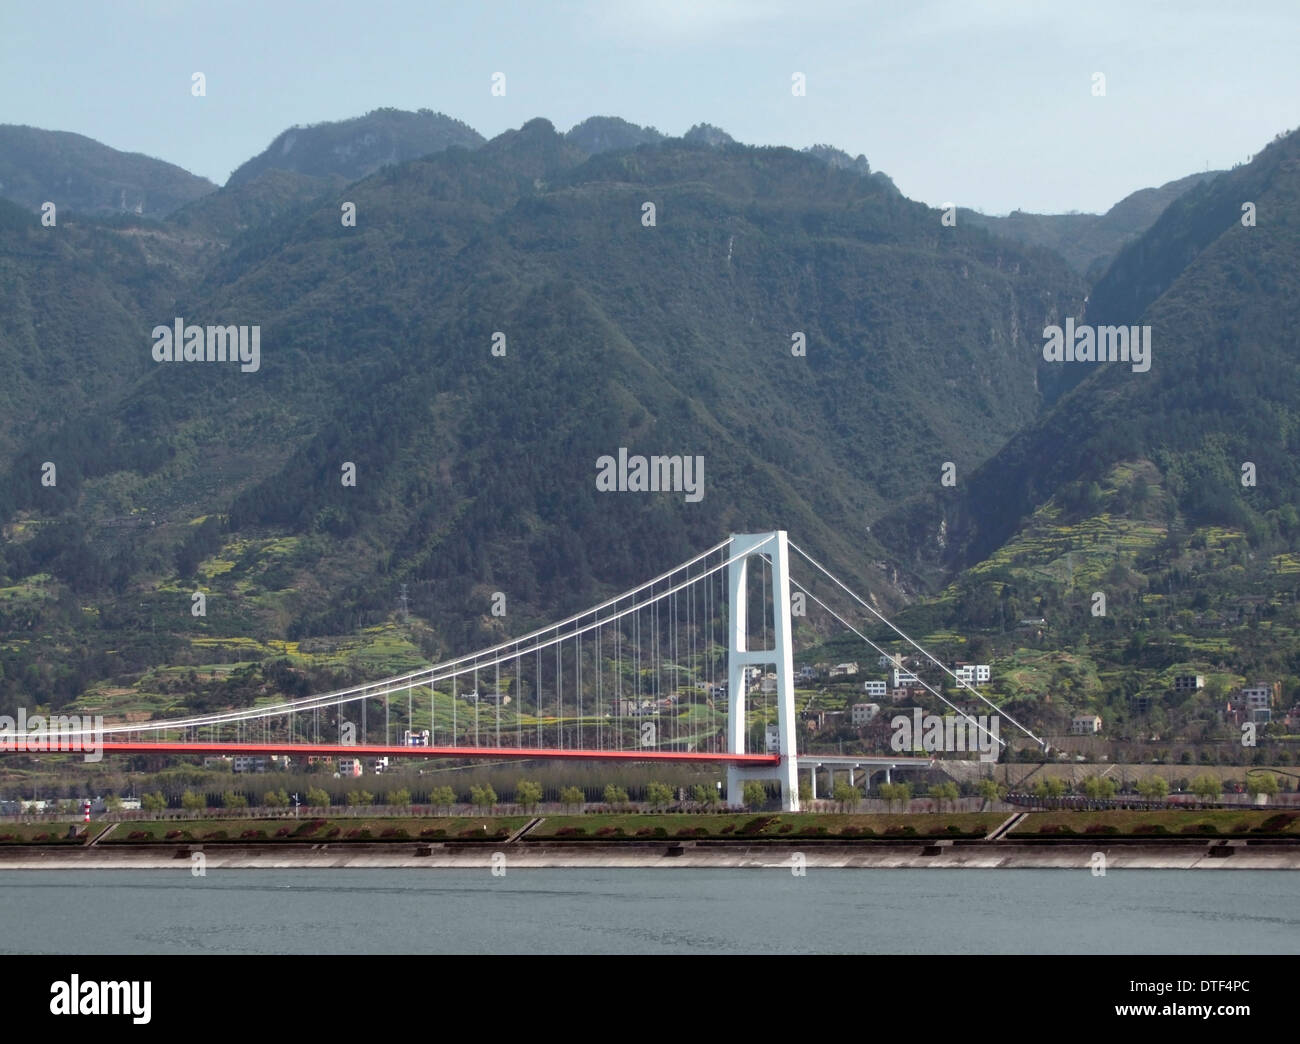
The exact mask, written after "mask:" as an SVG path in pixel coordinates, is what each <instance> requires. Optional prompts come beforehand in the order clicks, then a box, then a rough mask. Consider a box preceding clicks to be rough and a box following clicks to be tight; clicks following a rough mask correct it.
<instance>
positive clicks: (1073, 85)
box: [0, 0, 1300, 213]
mask: <svg viewBox="0 0 1300 1044" xmlns="http://www.w3.org/2000/svg"><path fill="white" fill-rule="evenodd" d="M1297 55H1300V3H1297V2H1296V0H1278V2H1264V0H1259V2H1253V3H1252V2H1249V0H1247V2H1234V3H1227V2H1226V0H1209V2H1200V0H1188V2H1181V3H1174V2H1155V0H1120V2H1111V0H1089V2H1086V3H1076V2H1072V0H1071V2H1059V3H1056V2H1046V0H1044V2H1041V3H1020V2H1010V0H968V2H960V0H923V2H915V3H913V2H907V0H897V2H889V3H870V2H859V3H851V2H846V0H624V2H618V0H608V2H604V3H602V2H588V0H567V2H561V0H557V2H554V3H509V2H504V0H496V2H491V3H463V4H454V5H453V4H444V3H436V2H432V0H430V2H427V3H422V2H418V0H364V2H361V3H357V2H355V0H350V2H347V3H341V2H336V0H311V2H305V0H304V2H299V0H293V2H289V0H221V2H218V0H208V2H204V3H188V2H165V0H119V2H114V3H89V2H76V3H72V2H58V0H52V2H51V0H42V2H29V0H0V123H25V124H31V125H34V126H38V127H45V128H49V129H55V130H69V131H76V132H78V133H81V134H86V135H89V136H90V137H93V138H96V139H98V140H100V141H102V142H104V143H105V144H108V145H111V146H113V147H114V148H119V149H125V150H129V151H134V152H144V153H147V154H149V155H152V156H157V157H159V158H161V159H165V160H168V161H170V162H172V163H177V164H179V165H181V166H183V167H185V168H187V169H189V170H191V171H194V172H195V173H197V174H202V175H204V176H206V177H209V178H211V179H213V180H214V181H216V182H218V183H223V182H224V181H225V179H226V177H227V176H228V175H229V173H230V172H231V171H232V170H233V169H234V168H235V167H236V166H238V165H239V164H240V163H242V162H243V161H244V160H245V159H247V158H248V157H250V156H252V155H254V154H255V153H257V152H260V151H261V150H262V149H263V148H265V147H266V145H267V144H268V143H269V142H270V141H271V139H272V138H274V137H275V135H276V134H278V133H279V132H280V131H281V130H283V129H284V128H286V127H288V126H290V125H292V124H295V123H298V124H304V123H315V122H319V121H321V120H335V119H344V118H347V117H350V116H357V115H360V114H362V113H364V112H366V111H368V110H370V109H374V108H378V107H380V106H395V107H398V108H403V109H417V108H421V107H424V108H430V109H434V110H437V111H441V112H445V113H447V114H448V115H450V116H454V117H456V118H458V119H461V120H464V121H465V122H466V123H468V124H470V125H471V126H472V127H474V128H475V129H477V130H478V131H479V132H480V133H482V134H484V135H486V136H488V137H492V136H494V135H496V134H499V133H500V132H501V131H503V130H506V129H508V128H511V127H517V126H519V125H520V124H521V123H523V122H524V121H526V120H528V119H531V118H532V117H534V116H544V117H546V118H547V119H549V120H551V121H552V122H553V123H554V124H555V125H556V127H557V128H559V129H560V130H561V131H563V130H567V129H568V128H569V127H570V126H572V125H573V124H574V123H576V122H578V121H579V120H581V119H583V118H585V117H587V116H591V115H614V116H622V117H623V118H625V119H628V120H631V121H633V122H635V123H641V124H653V125H654V126H656V127H658V128H659V129H660V130H661V131H664V132H665V133H669V134H680V133H682V132H683V131H685V130H686V129H687V128H688V127H690V126H691V125H692V124H693V123H697V122H701V121H704V122H708V123H713V124H716V125H718V126H720V127H722V128H724V129H725V130H726V131H728V132H729V133H730V134H732V135H733V136H734V137H735V138H737V139H738V140H740V141H742V142H746V143H751V144H762V145H791V146H794V147H803V146H805V145H810V144H814V143H817V142H826V143H829V144H832V145H836V146H838V147H840V148H842V149H844V150H845V151H847V152H849V153H851V154H853V155H857V154H858V153H864V154H865V155H866V156H867V159H868V160H869V161H870V162H871V165H872V168H873V169H875V170H883V171H885V172H886V173H887V174H889V175H890V176H891V177H892V178H893V179H894V181H895V182H896V183H897V185H898V186H899V188H900V189H902V191H903V192H905V193H906V194H907V195H909V196H911V197H912V198H914V199H919V200H923V201H925V202H927V203H930V204H933V205H937V204H939V203H942V202H948V201H952V202H956V203H958V204H960V205H963V206H971V207H975V208H977V209H982V210H984V211H986V212H987V213H1005V212H1007V211H1009V210H1012V209H1015V208H1017V207H1019V208H1021V209H1025V210H1036V211H1051V212H1059V211H1066V210H1084V211H1088V210H1093V211H1095V210H1105V209H1106V208H1108V207H1109V206H1110V205H1111V204H1113V203H1114V202H1116V201H1117V200H1118V199H1120V198H1121V197H1123V196H1124V195H1126V194H1128V193H1129V192H1131V191H1133V190H1134V189H1137V188H1141V187H1143V186H1147V185H1158V184H1161V183H1163V182H1165V181H1169V180H1171V179H1173V178H1177V177H1181V176H1183V175H1184V174H1189V173H1191V172H1193V171H1197V170H1204V169H1206V166H1207V165H1208V166H1209V167H1211V168H1220V167H1230V166H1231V165H1232V164H1233V163H1236V162H1242V161H1245V159H1246V158H1247V157H1248V156H1249V155H1251V154H1252V153H1254V152H1256V151H1258V150H1259V149H1260V148H1261V147H1262V146H1263V145H1264V144H1265V143H1267V142H1268V141H1269V140H1270V139H1272V137H1273V136H1274V135H1275V134H1277V133H1278V132H1279V131H1283V130H1289V129H1291V128H1294V127H1296V126H1300V60H1297ZM196 70H199V71H202V72H203V73H205V74H206V76H207V87H208V93H207V97H206V98H194V97H192V96H191V95H190V75H191V73H193V72H194V71H196ZM497 71H501V72H504V73H505V74H506V77H507V81H506V82H507V93H506V96H505V97H504V98H494V97H492V96H491V95H490V93H489V87H490V78H491V75H492V73H494V72H497ZM794 72H802V73H804V74H806V76H807V96H806V97H802V98H796V97H793V96H792V94H791V91H790V77H791V74H792V73H794ZM1094 72H1103V73H1105V74H1106V96H1105V97H1102V98H1098V97H1094V96H1093V94H1092V74H1093V73H1094Z"/></svg>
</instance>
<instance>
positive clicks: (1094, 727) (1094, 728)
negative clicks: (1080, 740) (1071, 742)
mask: <svg viewBox="0 0 1300 1044" xmlns="http://www.w3.org/2000/svg"><path fill="white" fill-rule="evenodd" d="M1100 731H1101V718H1099V717H1098V716H1097V715H1095V714H1080V715H1079V716H1078V717H1075V718H1071V719H1070V735H1071V736H1095V735H1097V733H1099V732H1100Z"/></svg>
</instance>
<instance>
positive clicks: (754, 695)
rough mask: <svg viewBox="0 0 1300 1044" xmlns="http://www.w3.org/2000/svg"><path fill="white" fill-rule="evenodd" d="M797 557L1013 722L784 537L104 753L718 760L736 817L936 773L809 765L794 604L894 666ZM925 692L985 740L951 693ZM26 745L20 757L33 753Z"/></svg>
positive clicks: (128, 731) (907, 762) (865, 758)
mask: <svg viewBox="0 0 1300 1044" xmlns="http://www.w3.org/2000/svg"><path fill="white" fill-rule="evenodd" d="M792 552H793V553H794V554H796V555H798V556H799V560H800V561H801V562H802V563H803V564H804V565H806V566H807V567H808V568H809V569H810V570H811V577H812V580H810V583H812V582H813V581H815V582H816V583H818V584H820V585H821V587H822V588H823V593H824V594H826V596H827V598H828V599H837V600H838V601H839V602H840V603H841V604H843V603H844V602H845V601H846V600H847V602H848V603H849V605H850V606H852V608H850V609H849V610H848V611H849V612H851V613H856V612H860V611H865V613H866V614H868V615H870V616H872V617H874V618H875V622H876V624H884V625H887V626H888V627H889V628H890V629H892V631H893V632H895V633H896V635H897V636H898V637H899V638H901V639H902V640H903V641H904V643H906V644H907V645H908V646H910V647H911V648H913V649H914V650H915V651H916V653H918V654H919V655H920V656H921V657H924V658H925V659H928V660H929V661H930V662H931V663H933V664H934V665H936V666H937V667H939V668H941V669H942V670H943V671H945V672H947V673H948V674H949V675H951V676H952V677H953V678H954V680H956V681H957V684H958V687H959V688H960V689H961V690H962V691H963V692H964V693H968V694H969V696H970V698H971V699H974V700H980V701H983V703H985V704H986V705H987V706H988V707H990V708H992V709H993V710H995V711H997V710H998V708H997V707H996V706H995V705H994V704H993V703H992V702H991V701H989V700H988V699H987V698H986V697H985V696H984V695H983V694H982V693H980V692H979V690H978V689H976V688H975V687H974V686H973V685H971V684H969V682H968V681H966V680H964V679H958V678H957V675H956V674H955V673H954V672H953V671H952V670H951V669H950V668H949V667H948V666H947V665H946V664H945V663H943V662H942V661H940V660H939V659H937V658H936V657H934V656H932V655H931V654H930V653H929V652H928V651H927V650H925V649H924V648H922V647H921V646H920V645H919V644H918V643H917V642H915V641H914V640H913V639H912V638H910V637H909V636H907V635H906V634H904V633H903V632H902V631H901V630H899V629H898V628H897V627H895V626H894V625H893V624H892V623H890V621H888V620H886V619H885V617H884V616H883V615H881V614H880V613H879V612H878V611H877V610H876V609H875V608H874V607H873V606H872V605H871V604H870V602H869V601H867V600H866V599H863V598H862V597H860V596H859V595H858V594H856V593H855V592H853V591H852V590H851V589H850V588H849V587H848V585H846V584H845V583H844V582H843V581H841V580H840V579H839V578H838V577H836V576H835V575H834V574H832V573H831V572H830V571H829V570H828V569H826V568H825V567H824V566H822V565H821V564H820V563H819V562H817V561H816V560H814V559H813V558H812V557H811V556H809V555H808V554H807V553H806V552H804V551H802V550H801V549H799V548H798V547H797V546H796V545H795V544H793V543H792V542H791V541H790V540H789V539H788V537H787V534H786V533H785V531H775V532H769V533H757V534H737V535H733V536H731V537H729V538H728V539H726V540H724V541H722V542H721V543H718V544H716V545H715V546H713V547H711V548H709V549H708V550H707V551H704V552H702V553H701V554H698V555H696V556H695V557H694V558H691V559H690V560H688V561H686V562H684V563H682V564H680V565H678V566H675V567H673V568H672V569H670V570H668V571H667V572H664V573H661V574H660V575H659V576H657V577H655V578H654V579H652V580H648V581H646V582H645V583H643V584H640V585H639V586H637V587H634V588H632V589H630V590H628V591H625V592H623V593H622V594H620V595H617V596H615V597H613V598H610V599H607V600H606V601H604V602H601V603H600V604H599V605H596V606H593V607H592V608H590V609H587V610H585V611H583V612H581V613H578V614H576V615H573V616H570V617H568V618H567V619H564V620H561V621H559V622H557V623H554V624H549V625H547V626H546V627H542V628H539V629H536V630H533V631H531V632H529V633H528V634H524V635H521V636H519V637H517V638H511V639H509V640H508V641H505V642H502V643H500V644H497V645H494V646H492V647H490V648H487V649H481V650H479V651H477V652H473V653H469V654H466V655H464V656H460V657H458V658H455V659H451V660H446V661H443V662H441V663H438V664H434V665H432V666H429V667H425V668H422V669H420V670H417V671H412V672H410V673H407V674H402V675H396V676H393V677H388V678H383V679H381V680H379V681H375V682H370V683H366V684H361V685H354V686H350V687H348V688H344V689H338V690H335V691H333V692H327V693H322V694H319V695H312V696H306V697H302V698H299V699H293V700H286V701H282V702H277V703H272V704H268V705H262V706H254V707H249V708H242V709H237V710H229V711H222V712H218V713H208V714H195V715H190V716H187V717H178V718H173V719H167V720H155V721H148V722H128V723H123V724H111V725H106V726H104V727H102V729H99V730H96V740H97V741H98V742H99V744H100V746H101V749H102V753H103V754H155V755H157V754H164V755H235V756H239V755H244V756H262V755H273V756H289V757H296V758H307V759H312V758H335V757H348V758H353V759H358V758H363V757H375V758H403V757H405V758H424V759H429V758H462V759H492V760H500V759H578V760H591V761H611V760H623V761H640V762H664V761H668V762H687V763H690V762H696V763H701V762H703V763H709V764H717V765H723V766H725V767H726V769H727V801H728V803H729V804H733V805H740V804H742V803H743V796H742V789H743V786H744V783H745V782H746V781H748V780H772V779H776V780H777V781H778V782H779V784H780V788H781V803H782V808H784V809H786V810H788V811H798V809H799V788H798V771H799V767H800V762H801V760H802V761H804V762H806V763H807V767H808V768H809V769H810V771H811V773H812V780H813V786H814V788H815V787H816V775H815V773H816V769H817V768H818V767H823V768H826V769H827V770H829V771H834V769H835V768H837V767H839V768H843V769H846V770H847V771H848V772H849V775H850V779H851V780H852V778H853V773H854V772H855V770H858V769H862V770H865V771H867V772H868V773H870V772H872V771H875V770H878V769H882V770H884V771H885V772H886V773H889V772H890V771H891V770H894V769H900V768H917V767H928V766H930V765H932V764H933V759H931V758H928V757H915V756H904V755H899V756H870V755H843V756H839V755H831V754H808V753H805V754H802V755H801V754H800V753H799V752H798V747H799V735H798V723H799V720H800V719H799V716H798V714H797V712H796V708H795V699H794V660H793V656H794V619H795V618H796V617H795V614H794V613H793V612H792V597H793V596H796V595H797V596H799V599H800V604H801V607H803V608H804V610H805V611H806V606H807V605H808V604H809V603H811V604H813V605H815V606H818V607H820V608H821V609H822V610H823V611H825V612H826V613H828V614H829V615H830V617H831V618H832V619H834V620H836V621H838V622H839V623H840V624H841V625H842V626H844V627H845V628H847V629H848V630H849V631H850V632H852V633H853V634H854V635H856V636H857V637H858V638H860V639H861V640H862V641H863V642H865V643H866V644H867V645H868V646H870V647H871V648H872V649H874V650H876V651H877V652H879V653H880V654H881V655H882V656H884V655H889V654H887V653H886V651H885V649H884V648H882V647H881V646H880V645H878V644H877V643H876V642H875V641H873V640H872V639H871V638H870V637H868V636H867V635H866V634H865V633H863V631H862V630H861V629H860V628H859V627H857V626H855V625H854V624H853V623H852V622H850V620H849V619H848V618H847V617H846V615H845V614H844V613H842V612H840V611H838V610H837V609H835V608H833V607H832V605H831V604H830V602H828V601H827V600H826V599H823V598H822V597H819V596H818V595H817V594H815V593H814V591H813V590H811V589H810V586H806V585H805V584H803V583H800V582H799V581H798V580H796V579H795V578H794V577H792V576H791V573H790V562H791V553H792ZM872 626H874V625H872ZM755 683H756V684H755ZM920 684H921V685H922V686H923V687H924V688H925V689H927V690H928V691H929V692H930V693H931V694H932V695H934V696H935V697H937V698H938V699H939V700H941V701H942V702H943V703H945V704H947V705H948V706H949V707H951V708H952V709H953V710H954V711H955V712H957V713H958V714H959V715H960V716H961V717H963V718H965V719H966V720H967V721H968V722H971V723H972V724H973V725H976V726H978V722H977V721H976V719H975V718H973V717H971V716H970V714H969V713H968V712H967V711H965V710H962V709H961V708H959V707H957V706H956V705H955V704H953V703H952V702H951V701H950V700H949V699H948V697H947V696H945V695H944V693H943V692H942V690H941V689H940V688H935V687H934V686H932V685H930V684H929V683H928V682H925V681H921V682H920ZM999 713H1000V714H1001V717H1002V719H1003V720H1007V721H1009V722H1010V723H1011V724H1013V725H1015V726H1016V727H1018V728H1020V729H1021V730H1022V731H1023V732H1025V733H1026V735H1028V736H1030V737H1031V738H1032V739H1034V740H1035V741H1037V742H1039V743H1040V744H1041V743H1042V741H1041V740H1038V737H1036V736H1034V735H1033V733H1031V732H1030V731H1029V730H1028V729H1026V728H1025V727H1024V726H1022V725H1020V723H1019V722H1016V721H1014V719H1011V718H1009V717H1008V716H1007V715H1006V714H1005V713H1002V712H1000V711H999ZM381 716H382V727H383V741H382V742H380V741H379V728H380V720H379V719H380V717H381ZM89 731H90V730H88V729H82V730H79V734H80V735H82V736H85V735H87V734H88V733H89ZM74 734H78V731H77V730H74ZM994 739H996V741H997V742H998V743H1000V744H1003V745H1005V741H1004V740H1002V739H1001V738H999V737H997V736H996V735H994ZM23 740H24V735H22V734H19V735H18V736H17V742H16V743H15V744H13V745H12V746H11V747H10V746H7V747H6V749H16V750H31V749H33V748H32V747H31V746H24V745H23ZM814 795H815V789H814Z"/></svg>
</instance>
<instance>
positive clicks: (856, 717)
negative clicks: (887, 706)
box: [853, 703, 880, 725]
mask: <svg viewBox="0 0 1300 1044" xmlns="http://www.w3.org/2000/svg"><path fill="white" fill-rule="evenodd" d="M879 713H880V704H878V703H855V704H854V705H853V724H854V725H866V724H867V723H868V722H869V721H871V720H872V719H873V718H874V717H875V716H876V715H877V714H879Z"/></svg>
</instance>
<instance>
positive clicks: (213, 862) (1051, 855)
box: [0, 841, 1300, 872]
mask: <svg viewBox="0 0 1300 1044" xmlns="http://www.w3.org/2000/svg"><path fill="white" fill-rule="evenodd" d="M1216 849H1217V851H1216ZM199 851H201V852H202V853H203V859H204V869H205V871H210V870H251V869H262V870H266V869H327V868H340V869H366V868H395V867H410V868H413V869H419V868H424V869H464V870H470V869H474V870H487V869H490V868H491V867H492V865H493V862H492V858H493V855H494V854H497V853H499V854H501V855H504V857H505V865H506V866H507V867H508V868H510V869H512V870H513V869H530V868H536V869H541V868H547V867H663V868H665V869H673V868H681V867H690V868H696V869H699V868H716V869H782V868H784V869H787V870H788V869H790V868H791V867H792V866H794V865H796V863H798V862H799V857H800V856H802V865H805V866H807V867H808V868H810V869H811V868H818V869H831V868H861V869H903V868H924V869H934V870H940V869H987V870H993V869H1063V870H1064V869H1069V870H1081V869H1090V868H1091V867H1092V866H1093V865H1094V859H1095V853H1098V852H1101V853H1103V854H1104V855H1105V857H1106V863H1105V866H1106V869H1107V871H1112V870H1123V869H1148V870H1153V869H1154V870H1158V869H1168V870H1300V845H1288V844H1277V845H1270V844H1267V843H1264V844H1251V845H1244V844H1240V845H1221V844H1215V843H1211V844H1198V843H1184V844H1145V843H1143V844H1131V843H1130V844H1113V845H1106V844H1098V845H1091V844H1045V843H1034V844H1015V843H1010V842H1005V841H1002V842H996V843H991V844H969V845H921V844H916V845H911V844H902V845H875V846H868V845H860V844H859V845H821V844H817V845H806V846H803V847H800V846H799V845H798V844H797V843H795V844H789V845H751V846H745V845H717V844H712V845H710V844H703V845H696V844H694V843H692V842H683V843H682V844H681V845H666V844H646V845H635V846H634V845H628V844H611V845H600V844H570V845H559V844H557V845H549V844H536V845H531V844H530V845H520V844H513V845H509V846H505V845H488V844H483V845H447V846H442V845H421V846H416V845H383V844H376V845H365V844H348V845H313V846H294V847H293V848H288V847H286V846H283V845H228V846H225V845H221V846H219V845H207V846H198V845H190V846H171V845H139V846H134V845H133V846H131V847H130V848H126V847H123V848H109V847H96V848H84V849H83V848H72V849H70V848H63V847H54V846H47V847H40V846H23V847H13V848H6V849H2V850H0V870H127V869H131V870H134V869H160V870H176V871H181V872H188V871H190V869H191V867H192V866H193V865H194V861H193V858H192V856H193V853H195V852H199ZM1223 853H1227V854H1223Z"/></svg>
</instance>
